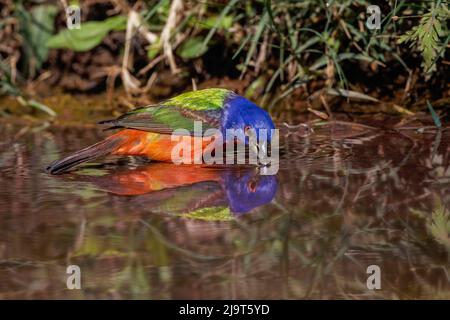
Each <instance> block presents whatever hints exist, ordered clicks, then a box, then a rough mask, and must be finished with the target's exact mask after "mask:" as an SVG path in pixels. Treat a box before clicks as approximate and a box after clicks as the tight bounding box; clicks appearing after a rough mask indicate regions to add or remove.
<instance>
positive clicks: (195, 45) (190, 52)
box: [177, 37, 208, 59]
mask: <svg viewBox="0 0 450 320" xmlns="http://www.w3.org/2000/svg"><path fill="white" fill-rule="evenodd" d="M206 51H208V47H207V46H204V45H203V38H202V37H193V38H190V39H188V40H186V41H184V42H183V43H182V44H181V46H180V47H179V48H178V49H177V54H178V55H179V56H180V57H182V58H183V59H193V58H198V57H200V56H201V55H203V54H204V53H205V52H206Z"/></svg>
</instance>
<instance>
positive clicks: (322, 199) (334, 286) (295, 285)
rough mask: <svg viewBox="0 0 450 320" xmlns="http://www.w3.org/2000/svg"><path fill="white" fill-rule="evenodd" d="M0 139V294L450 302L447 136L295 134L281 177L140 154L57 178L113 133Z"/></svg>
mask: <svg viewBox="0 0 450 320" xmlns="http://www.w3.org/2000/svg"><path fill="white" fill-rule="evenodd" d="M0 133H1V136H2V140H1V141H0V298H1V299H11V298H50V299H52V298H63V299H77V298H88V299H91V298H94V299H103V298H116V299H125V298H132V299H181V298H187V299H216V298H219V299H221V298H226V299H235V298H242V299H246V298H252V299H256V298H262V299H266V298H268V299H300V298H302V299H305V298H306V299H309V298H318V299H327V298H338V299H348V298H356V299H365V298H370V299H372V298H373V299H377V298H387V299H391V298H394V299H396V298H447V299H449V298H450V256H449V252H450V215H449V210H448V209H446V208H449V205H450V166H449V165H450V132H449V131H442V132H436V131H430V132H428V133H427V132H424V133H421V132H417V131H415V130H405V131H404V132H402V133H398V132H392V131H391V130H367V132H366V131H365V130H360V131H359V132H357V133H355V132H354V130H349V129H348V128H347V127H346V126H341V127H340V128H338V127H336V126H324V127H322V128H320V129H318V130H316V131H315V132H314V133H313V134H311V135H308V136H303V135H298V134H296V133H295V132H294V133H291V134H286V133H285V134H283V135H282V139H281V160H280V170H279V172H278V174H277V175H276V176H260V175H259V174H258V172H257V171H256V170H254V169H251V168H241V169H213V168H198V167H182V166H176V165H172V164H160V163H146V162H144V161H142V160H140V159H132V158H122V159H117V158H108V159H106V160H105V162H104V163H94V164H90V165H85V166H83V167H82V168H80V169H79V170H77V171H74V172H72V173H69V174H64V175H60V176H49V175H47V174H46V173H45V172H44V170H43V169H44V168H45V166H46V165H47V164H48V163H49V162H51V161H52V160H54V159H56V158H58V157H60V156H61V155H63V154H66V153H68V152H70V151H75V150H77V149H80V148H82V147H85V146H87V145H88V144H91V143H94V142H96V141H98V140H99V139H101V137H102V136H104V134H103V133H101V132H100V131H98V130H96V129H91V128H85V127H76V126H72V127H33V126H31V127H24V126H18V125H13V124H11V123H6V122H2V123H1V124H0ZM249 190H250V191H251V192H249ZM69 265H77V266H79V267H80V270H81V286H82V289H81V290H68V289H67V287H66V280H67V277H68V274H67V273H66V268H67V266H69ZM371 265H376V266H378V267H379V268H380V269H379V271H380V284H381V289H379V290H376V289H375V290H371V289H369V288H368V287H367V281H368V278H369V277H370V276H371V274H368V273H367V268H368V266H371ZM371 279H372V280H373V278H371ZM372 280H370V279H369V282H370V281H372Z"/></svg>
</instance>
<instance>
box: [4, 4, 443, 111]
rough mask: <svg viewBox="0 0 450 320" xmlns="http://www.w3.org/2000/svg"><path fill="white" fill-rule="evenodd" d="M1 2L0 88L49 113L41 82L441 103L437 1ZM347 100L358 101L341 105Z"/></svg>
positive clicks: (335, 104) (301, 102)
mask: <svg viewBox="0 0 450 320" xmlns="http://www.w3.org/2000/svg"><path fill="white" fill-rule="evenodd" d="M0 3H1V5H2V7H1V13H0V14H1V17H2V22H1V23H0V43H1V44H0V57H1V64H0V65H1V71H0V72H1V80H0V84H1V88H0V90H1V93H2V94H6V95H9V96H15V97H17V101H18V102H19V103H20V104H22V105H28V106H31V107H36V108H39V109H42V110H43V111H46V112H47V113H50V114H52V115H54V112H53V111H52V110H51V109H50V108H49V107H47V106H45V105H44V104H42V103H38V102H37V100H39V94H40V95H42V93H43V92H49V90H48V88H51V89H52V90H51V91H52V92H54V89H53V88H58V90H60V91H62V92H72V93H99V92H105V91H107V92H108V95H109V97H111V96H112V95H113V92H114V90H115V89H117V88H123V89H124V92H125V96H126V99H125V102H124V103H125V104H128V105H132V104H135V103H136V100H133V99H135V98H136V97H138V98H139V100H138V102H137V103H146V102H148V101H151V100H154V99H161V98H164V97H167V96H169V95H171V94H175V93H178V92H180V91H182V90H188V89H192V88H194V89H195V88H196V87H211V86H225V87H229V88H231V89H234V90H237V91H238V92H239V93H241V94H244V95H246V96H247V97H249V98H252V99H255V100H258V101H259V102H260V103H261V104H262V105H263V106H265V107H268V108H269V109H271V111H273V112H274V113H277V112H278V113H280V112H284V111H285V110H286V109H291V110H296V111H297V110H299V111H301V110H307V109H308V108H309V109H310V110H313V109H319V108H322V107H323V108H325V110H326V111H327V113H320V112H317V111H316V112H315V113H316V114H318V115H319V116H321V117H327V116H329V115H330V113H331V110H332V109H337V110H346V111H348V110H350V111H363V112H369V111H370V112H373V111H375V112H380V111H383V112H395V113H404V114H411V113H412V112H414V111H415V110H419V109H426V100H431V101H433V106H435V107H437V108H440V107H442V106H445V105H446V104H447V102H448V93H449V87H448V81H447V80H448V72H449V70H448V64H449V61H448V60H447V58H446V53H447V52H448V50H447V49H448V46H449V44H448V42H449V32H448V25H447V24H448V16H449V9H448V3H447V2H446V1H442V0H436V1H401V0H391V1H365V0H356V1H347V0H340V1H332V0H330V1H308V0H306V1H289V0H277V1H273V0H251V1H237V0H231V1H193V0H189V1H185V0H173V1H169V0H156V1H124V0H116V1H106V0H88V1H65V0H63V1H40V0H36V1H10V0H1V1H0ZM371 4H377V5H379V6H380V8H381V13H382V25H381V29H380V30H368V29H367V27H366V25H365V23H366V20H367V18H368V14H367V13H366V9H367V6H368V5H371ZM69 5H77V6H79V7H80V9H81V21H82V22H81V29H72V30H69V29H67V25H66V13H65V12H66V11H65V9H66V8H67V7H68V6H69ZM121 95H123V94H121ZM336 96H341V97H338V98H336ZM342 96H344V97H345V98H347V99H342ZM333 97H334V98H333ZM350 100H356V101H358V103H359V102H361V101H363V102H365V103H366V104H367V106H366V107H364V108H361V107H358V108H356V109H355V108H353V109H345V107H344V106H343V104H344V105H345V104H348V102H349V101H350ZM381 101H383V102H385V103H380V102H381ZM281 102H285V103H284V106H285V108H283V107H279V106H280V105H283V104H282V103H281ZM3 112H4V113H5V112H6V113H8V112H9V111H8V110H6V111H3Z"/></svg>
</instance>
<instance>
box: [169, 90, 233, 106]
mask: <svg viewBox="0 0 450 320" xmlns="http://www.w3.org/2000/svg"><path fill="white" fill-rule="evenodd" d="M230 93H232V91H230V90H227V89H220V88H211V89H203V90H197V91H190V92H185V93H182V94H180V95H178V96H176V97H173V98H171V99H169V100H166V101H164V102H162V103H161V105H163V106H174V107H180V108H186V109H190V110H195V111H204V110H217V109H222V108H223V105H224V101H225V99H226V97H227V96H228V95H229V94H230Z"/></svg>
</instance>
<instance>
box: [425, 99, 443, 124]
mask: <svg viewBox="0 0 450 320" xmlns="http://www.w3.org/2000/svg"><path fill="white" fill-rule="evenodd" d="M427 107H428V110H430V113H431V117H432V118H433V121H434V124H435V125H436V128H441V127H442V123H441V119H439V116H438V115H437V113H436V111H434V108H433V106H432V105H431V103H430V101H428V100H427Z"/></svg>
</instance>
